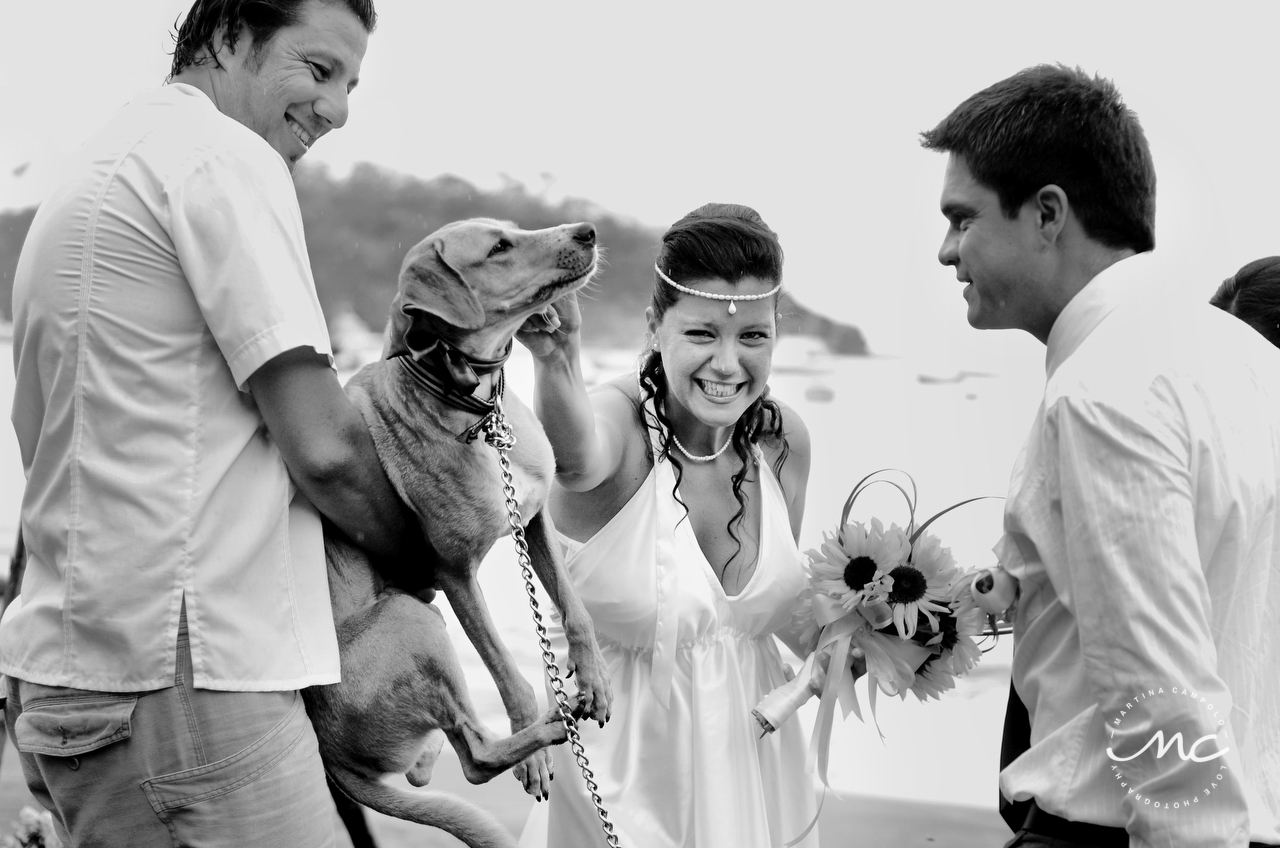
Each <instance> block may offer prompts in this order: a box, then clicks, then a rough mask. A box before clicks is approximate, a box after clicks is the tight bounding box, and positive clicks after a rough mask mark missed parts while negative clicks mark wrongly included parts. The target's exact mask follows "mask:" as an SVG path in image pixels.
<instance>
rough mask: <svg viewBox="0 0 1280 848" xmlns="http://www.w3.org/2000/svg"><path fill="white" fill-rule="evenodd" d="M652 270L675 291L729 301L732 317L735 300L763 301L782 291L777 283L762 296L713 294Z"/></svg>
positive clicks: (734, 309) (657, 269)
mask: <svg viewBox="0 0 1280 848" xmlns="http://www.w3.org/2000/svg"><path fill="white" fill-rule="evenodd" d="M653 270H655V271H657V272H658V277H659V279H661V280H662V282H664V283H666V284H667V285H669V286H671V287H672V288H674V289H677V290H678V291H682V292H684V293H685V294H691V295H694V296H696V297H705V298H707V299H709V300H727V301H729V314H730V315H733V314H734V313H735V312H737V311H738V306H737V304H735V303H734V301H735V300H764V299H765V298H766V297H773V296H774V295H775V294H777V293H778V292H779V291H781V290H782V283H778V284H777V285H776V286H774V287H773V288H771V289H769V290H768V291H767V292H764V293H762V294H713V293H712V292H704V291H698V290H697V289H691V288H689V287H688V286H682V285H680V284H679V283H677V282H676V281H675V280H673V279H671V278H670V277H668V276H667V275H666V274H664V273H662V269H661V268H659V267H658V266H657V264H656V263H655V264H654V266H653Z"/></svg>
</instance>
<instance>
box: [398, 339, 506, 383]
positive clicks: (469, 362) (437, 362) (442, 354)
mask: <svg viewBox="0 0 1280 848" xmlns="http://www.w3.org/2000/svg"><path fill="white" fill-rule="evenodd" d="M424 342H429V343H426V344H424ZM404 343H405V347H407V348H408V349H409V350H408V353H407V354H402V355H407V356H409V357H410V358H412V359H413V361H414V362H415V363H418V364H421V365H425V366H426V368H427V370H429V371H432V372H434V373H435V374H436V375H437V376H438V377H439V378H440V379H441V380H443V381H444V382H445V383H448V384H452V386H453V388H454V389H455V390H456V391H457V392H459V393H461V394H465V395H469V394H471V393H472V392H474V391H475V390H476V388H477V387H478V386H479V385H480V377H481V376H482V375H484V374H492V373H493V372H494V371H497V370H498V369H500V368H501V367H502V366H503V365H505V364H506V362H507V359H508V358H509V357H510V356H511V346H512V344H513V342H510V341H509V342H507V349H506V350H504V351H503V352H502V355H501V356H499V357H498V358H497V359H480V358H479V357H475V356H471V355H470V354H467V353H464V352H463V351H461V350H459V349H458V348H456V347H454V346H453V345H451V344H449V342H447V341H445V340H444V339H442V338H440V337H439V336H435V335H431V334H429V333H427V332H424V331H423V330H422V329H418V328H415V327H412V326H411V327H410V328H409V330H408V331H407V332H405V334H404Z"/></svg>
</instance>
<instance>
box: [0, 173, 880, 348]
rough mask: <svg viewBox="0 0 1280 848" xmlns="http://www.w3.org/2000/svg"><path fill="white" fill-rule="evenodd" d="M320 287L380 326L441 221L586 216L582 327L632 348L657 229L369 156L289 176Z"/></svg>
mask: <svg viewBox="0 0 1280 848" xmlns="http://www.w3.org/2000/svg"><path fill="white" fill-rule="evenodd" d="M294 181H295V184H296V185H297V189H298V203H299V206H300V207H301V209H302V218H303V222H304V224H305V226H306V233H307V250H308V251H309V252H310V255H311V268H312V271H313V273H314V275H315V280H316V289H317V291H318V292H319V295H320V303H321V305H322V306H323V308H324V311H325V314H326V315H328V316H330V319H331V320H332V319H333V318H334V317H335V316H338V315H344V316H345V315H350V314H352V313H354V314H355V315H356V316H358V317H359V318H360V319H361V320H362V321H363V322H364V323H365V324H366V325H368V326H369V327H370V328H373V329H374V330H380V329H381V328H382V327H383V325H384V324H385V323H386V319H387V309H388V307H389V305H390V303H391V299H392V297H393V296H394V294H395V288H396V276H397V274H398V273H399V270H400V262H401V260H402V259H403V258H404V255H405V253H406V252H407V251H408V250H409V248H410V247H412V246H413V245H414V244H416V243H417V242H418V241H420V240H421V239H422V238H423V237H424V236H426V235H428V234H429V233H431V232H432V231H433V230H435V229H437V228H438V227H441V226H443V225H444V224H447V223H449V222H450V221H457V220H459V219H462V218H474V217H480V216H484V217H491V218H501V219H504V220H509V221H514V222H516V224H518V225H519V226H520V227H522V228H524V229H540V228H542V227H550V226H555V225H557V224H564V223H570V222H576V221H591V222H592V223H593V224H595V226H596V231H597V233H598V236H599V240H600V244H601V245H602V246H603V247H604V249H605V251H604V255H605V262H604V264H603V270H602V271H601V272H600V273H599V274H597V276H596V281H595V282H594V283H593V284H592V286H591V288H589V289H587V290H586V291H585V292H584V293H583V295H581V296H580V297H582V311H583V336H584V341H585V343H586V344H588V345H591V346H596V347H617V348H638V347H639V345H640V344H641V340H642V337H643V334H644V309H645V307H646V306H647V305H648V303H649V295H650V291H651V287H652V285H653V270H652V269H653V259H654V256H655V255H656V252H657V244H658V239H659V238H660V236H661V234H662V233H661V230H658V229H653V228H648V227H644V226H641V225H639V224H636V223H634V222H631V221H627V220H624V219H622V218H619V217H617V216H616V215H613V214H611V213H609V212H606V211H605V210H602V209H600V208H599V207H597V206H594V205H593V204H591V203H589V202H587V201H584V200H577V199H570V200H564V201H561V202H559V203H555V204H553V203H550V202H548V201H547V200H546V199H544V198H542V197H539V196H538V195H536V194H532V193H530V192H529V191H528V190H527V189H526V188H525V187H524V186H522V185H519V184H514V183H513V184H510V185H508V186H507V187H505V188H502V189H499V190H497V191H482V190H480V189H478V188H476V187H475V186H473V185H471V184H470V183H467V182H466V181H464V180H461V179H458V178H457V177H452V176H442V177H436V178H435V179H431V180H423V179H419V178H416V177H410V176H405V175H402V174H396V173H392V172H389V171H385V170H382V169H380V168H377V167H375V166H373V165H368V164H363V165H358V166H356V167H355V168H354V169H353V170H352V172H351V174H350V175H348V176H347V177H346V178H344V179H336V178H334V177H333V176H331V175H330V174H329V173H328V172H327V171H326V170H325V169H324V168H323V167H308V166H305V165H304V166H302V167H300V168H299V169H298V171H297V173H296V175H295V180H294ZM34 214H35V209H34V208H32V209H23V210H20V211H16V212H0V315H3V317H4V318H5V319H6V320H9V319H11V318H12V292H13V273H14V268H15V267H16V265H17V262H18V252H19V250H20V249H21V247H22V241H23V239H24V238H25V237H26V233H27V229H28V228H29V227H30V226H31V219H32V217H33V216H34ZM782 313H783V320H782V325H781V327H780V332H781V333H784V334H790V335H805V336H813V337H817V338H820V339H822V340H823V341H824V342H825V343H826V346H827V348H828V349H829V350H830V351H831V352H832V353H838V354H845V355H865V354H866V353H867V352H868V351H867V345H866V341H865V339H864V338H863V335H862V333H861V332H860V331H859V330H858V328H857V327H853V326H850V325H847V324H841V323H839V322H836V321H833V320H831V319H830V318H827V317H825V316H822V315H818V314H817V313H814V312H811V311H809V310H808V309H806V308H805V307H804V306H802V305H801V304H799V303H797V302H796V301H795V300H794V299H793V298H787V299H786V300H785V301H784V303H783V306H782Z"/></svg>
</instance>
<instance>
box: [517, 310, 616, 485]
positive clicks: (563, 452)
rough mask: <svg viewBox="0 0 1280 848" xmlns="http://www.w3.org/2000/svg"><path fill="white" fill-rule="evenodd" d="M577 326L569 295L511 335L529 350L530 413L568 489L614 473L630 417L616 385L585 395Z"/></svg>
mask: <svg viewBox="0 0 1280 848" xmlns="http://www.w3.org/2000/svg"><path fill="white" fill-rule="evenodd" d="M581 327H582V313H581V311H580V310H579V308H578V298H577V294H576V293H574V294H569V295H566V296H565V297H563V298H561V299H560V300H558V301H556V302H555V303H554V304H552V306H551V307H550V308H549V309H548V311H547V312H546V313H544V314H542V315H536V316H534V317H533V318H530V319H529V321H528V322H527V323H526V324H525V326H524V327H522V328H521V330H520V332H519V333H518V334H517V336H516V337H517V338H518V339H519V340H520V341H521V343H523V344H524V345H525V347H527V348H528V349H529V351H530V352H531V353H532V354H533V361H534V412H535V413H536V414H537V416H538V420H540V421H541V422H542V426H543V429H544V430H546V433H547V439H548V440H550V442H551V449H552V451H553V452H554V453H555V457H556V482H557V483H559V484H560V485H561V486H563V487H564V488H565V489H568V490H569V491H571V492H589V491H591V490H592V489H595V488H597V487H598V486H600V485H601V484H602V483H604V482H605V481H607V480H609V479H610V478H612V477H613V475H614V474H616V473H617V471H618V469H619V468H620V467H621V465H622V458H623V446H624V439H625V437H626V432H627V429H628V424H629V418H630V417H631V416H632V415H633V413H632V412H631V410H632V406H631V402H630V400H629V399H628V398H627V397H626V395H625V394H624V393H623V391H622V389H621V388H620V387H617V386H614V385H612V384H609V385H605V386H601V387H599V388H597V389H595V390H594V391H593V392H591V394H590V395H588V393H587V388H586V382H585V381H584V379H583V376H582V362H581V355H582V335H581Z"/></svg>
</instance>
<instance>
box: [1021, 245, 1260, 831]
mask: <svg viewBox="0 0 1280 848" xmlns="http://www.w3.org/2000/svg"><path fill="white" fill-rule="evenodd" d="M1156 263H1157V260H1155V259H1154V258H1152V257H1151V256H1149V255H1142V256H1135V257H1132V258H1130V259H1126V260H1124V261H1122V262H1119V263H1117V264H1115V265H1113V266H1111V267H1110V268H1108V269H1107V270H1105V271H1104V272H1103V273H1102V274H1100V275H1098V276H1097V277H1096V278H1094V279H1093V280H1092V281H1091V282H1090V283H1089V284H1088V285H1087V286H1086V287H1085V288H1084V289H1083V290H1082V291H1081V292H1080V293H1079V294H1078V295H1077V296H1076V297H1075V298H1074V299H1072V301H1071V302H1070V303H1069V304H1068V305H1067V307H1066V308H1065V309H1064V310H1063V312H1062V314H1061V315H1060V316H1059V318H1058V319H1057V321H1056V322H1055V324H1054V325H1053V329H1052V331H1051V333H1050V335H1049V339H1048V352H1047V361H1046V367H1047V372H1048V378H1047V382H1046V386H1045V393H1044V401H1043V403H1042V404H1041V406H1040V410H1039V412H1038V413H1037V415H1036V420H1035V423H1034V425H1033V426H1032V429H1031V433H1030V435H1029V437H1028V439H1027V443H1026V445H1025V446H1024V447H1023V450H1022V453H1021V455H1020V456H1019V458H1018V461H1017V463H1016V465H1015V467H1014V471H1013V475H1012V480H1011V483H1010V490H1009V499H1008V502H1007V504H1006V509H1005V531H1006V533H1005V536H1004V538H1003V539H1002V540H1001V542H1000V544H999V545H998V546H997V548H996V552H997V555H998V556H999V557H1000V560H1001V562H1002V563H1003V564H1004V565H1005V567H1006V568H1007V569H1008V570H1009V572H1010V573H1012V574H1013V575H1014V576H1015V577H1017V578H1018V579H1019V580H1020V581H1021V597H1020V599H1019V601H1018V609H1017V613H1016V618H1015V629H1014V632H1015V637H1014V639H1015V641H1014V658H1013V683H1014V686H1015V688H1016V689H1017V692H1018V695H1019V696H1020V697H1021V699H1022V701H1023V703H1024V704H1026V707H1027V711H1028V713H1029V715H1030V718H1031V747H1030V749H1029V750H1027V751H1026V753H1024V754H1023V755H1022V756H1021V757H1019V758H1018V759H1016V760H1015V761H1014V762H1012V763H1011V764H1010V765H1009V766H1008V767H1007V768H1005V769H1004V771H1003V772H1001V775H1000V785H1001V791H1002V792H1003V793H1004V795H1005V796H1006V797H1008V798H1011V799H1013V800H1025V799H1027V798H1035V800H1036V802H1037V803H1038V805H1039V806H1040V807H1041V808H1042V809H1043V810H1045V811H1046V812H1049V813H1052V814H1054V815H1058V816H1061V817H1063V818H1066V819H1070V820H1073V821H1080V822H1090V823H1093V824H1100V825H1110V826H1115V827H1125V828H1127V829H1128V830H1129V833H1130V845H1131V846H1162V848H1163V846H1175V845H1176V846H1178V848H1193V847H1194V846H1211V845H1212V846H1225V845H1231V846H1242V845H1245V844H1246V843H1247V842H1248V841H1249V838H1250V837H1252V839H1254V840H1257V841H1261V842H1264V843H1276V844H1280V828H1278V826H1277V818H1280V515H1278V509H1280V501H1278V499H1277V494H1278V493H1277V482H1278V481H1280V351H1277V350H1276V349H1274V348H1273V347H1272V346H1271V345H1269V344H1268V343H1267V342H1266V341H1265V340H1264V339H1263V338H1262V337H1261V336H1260V335H1259V334H1257V333H1256V332H1255V331H1253V330H1252V329H1251V328H1250V327H1248V326H1247V325H1245V324H1244V323H1243V322H1241V321H1239V320H1238V319H1236V318H1234V317H1232V316H1230V315H1227V314H1226V313H1223V312H1220V311H1219V310H1216V309H1214V308H1213V307H1210V306H1208V305H1207V304H1206V303H1199V302H1196V303H1189V302H1179V301H1178V299H1177V298H1176V297H1173V296H1171V295H1170V294H1169V292H1168V291H1167V290H1166V289H1164V288H1162V287H1161V285H1160V284H1161V282H1162V281H1163V280H1167V279H1168V277H1167V276H1165V275H1162V274H1160V273H1159V269H1158V266H1157V264H1156ZM1211 289H1212V285H1210V284H1208V283H1206V299H1207V296H1208V293H1209V291H1210V290H1211ZM1157 731H1159V732H1160V734H1161V736H1160V737H1158V738H1157V742H1156V744H1154V745H1152V746H1151V747H1149V748H1148V749H1147V750H1146V751H1145V752H1143V753H1142V754H1138V752H1139V751H1140V750H1141V749H1142V748H1143V746H1144V745H1145V744H1147V743H1148V742H1149V740H1150V739H1151V738H1152V737H1153V735H1155V734H1156V733H1157ZM1179 732H1180V733H1181V734H1182V736H1181V739H1180V740H1179V741H1180V743H1181V744H1180V745H1179V744H1173V745H1172V746H1170V744H1169V743H1170V742H1171V740H1173V738H1174V734H1176V733H1179ZM1205 737H1209V738H1205ZM1197 742H1199V743H1200V744H1198V745H1196V743H1197ZM1109 749H1110V751H1111V754H1112V755H1108V750H1109ZM1162 749H1163V754H1158V752H1159V751H1161V750H1162ZM1223 749H1226V753H1225V754H1224V755H1222V756H1219V757H1213V756H1212V755H1213V754H1214V753H1215V752H1217V751H1220V750H1223ZM1135 754H1136V755H1137V756H1133V755H1135ZM1116 757H1119V758H1121V759H1122V760H1123V761H1120V760H1117V759H1115V758H1116ZM1128 757H1132V758H1131V759H1124V758H1128ZM1198 760H1203V761H1198Z"/></svg>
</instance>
